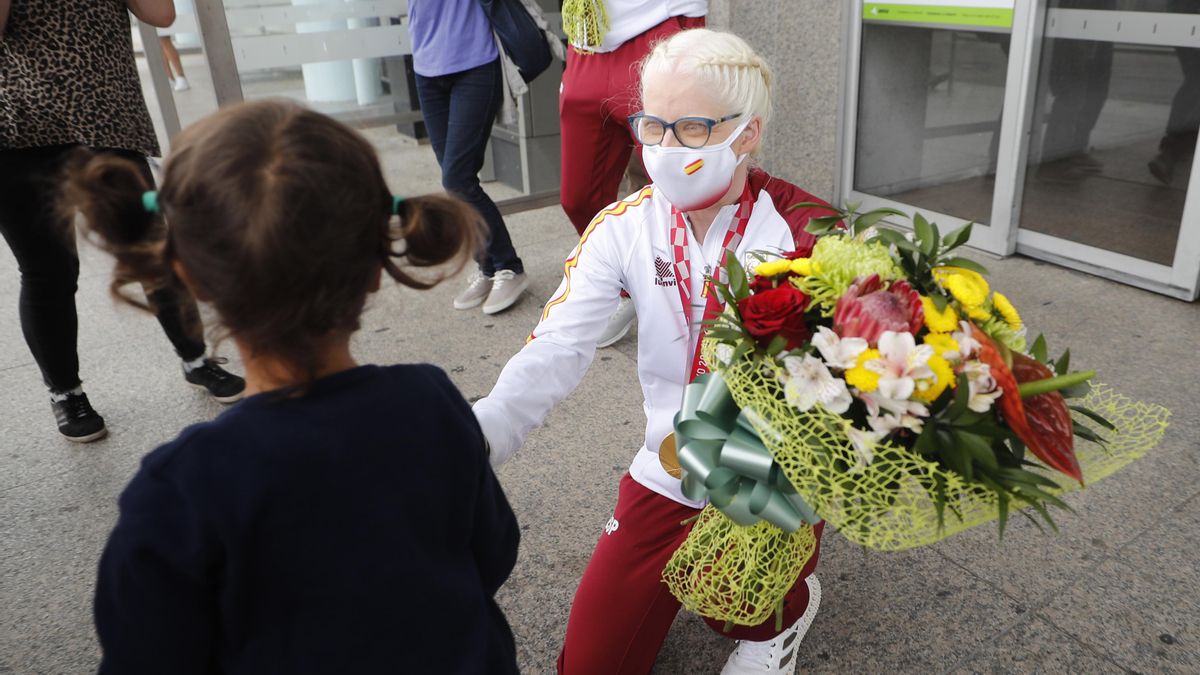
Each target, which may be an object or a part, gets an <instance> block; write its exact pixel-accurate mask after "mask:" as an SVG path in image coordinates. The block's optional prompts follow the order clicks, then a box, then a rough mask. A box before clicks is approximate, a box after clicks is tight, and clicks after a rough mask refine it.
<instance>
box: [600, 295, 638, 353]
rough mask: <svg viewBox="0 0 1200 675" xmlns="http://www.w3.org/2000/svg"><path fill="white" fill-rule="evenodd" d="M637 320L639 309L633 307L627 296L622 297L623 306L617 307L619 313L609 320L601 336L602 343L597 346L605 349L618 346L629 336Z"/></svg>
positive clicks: (615, 313)
mask: <svg viewBox="0 0 1200 675" xmlns="http://www.w3.org/2000/svg"><path fill="white" fill-rule="evenodd" d="M636 318H637V309H636V308H635V307H634V306H633V300H632V299H630V298H627V297H625V296H621V304H620V305H618V306H617V311H615V312H613V315H612V318H610V319H609V320H608V325H607V326H605V327H604V333H602V334H601V335H600V341H599V342H597V343H596V346H597V347H599V348H601V349H603V348H604V347H608V346H610V345H613V344H616V343H617V342H619V341H620V340H621V338H623V337H625V336H626V335H628V334H629V329H630V328H632V327H633V320H634V319H636Z"/></svg>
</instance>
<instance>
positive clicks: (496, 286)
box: [483, 270, 529, 314]
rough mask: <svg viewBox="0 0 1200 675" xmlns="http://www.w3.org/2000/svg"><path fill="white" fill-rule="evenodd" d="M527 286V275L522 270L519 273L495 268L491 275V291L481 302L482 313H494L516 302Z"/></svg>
mask: <svg viewBox="0 0 1200 675" xmlns="http://www.w3.org/2000/svg"><path fill="white" fill-rule="evenodd" d="M526 288H529V277H527V276H525V273H524V272H521V273H520V274H518V273H516V272H514V271H512V270H496V275H495V276H494V277H492V292H491V293H488V296H487V301H486V302H484V303H483V313H484V314H495V313H497V312H503V311H504V310H506V309H508V308H509V307H512V306H513V305H515V304H517V300H520V299H521V294H522V293H524V292H525V289H526Z"/></svg>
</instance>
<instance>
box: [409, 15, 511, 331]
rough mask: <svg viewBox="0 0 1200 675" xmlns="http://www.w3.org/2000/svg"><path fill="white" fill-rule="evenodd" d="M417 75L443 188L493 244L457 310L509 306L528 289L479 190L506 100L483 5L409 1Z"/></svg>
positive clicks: (499, 221) (500, 223) (498, 219)
mask: <svg viewBox="0 0 1200 675" xmlns="http://www.w3.org/2000/svg"><path fill="white" fill-rule="evenodd" d="M408 20H409V32H410V33H411V35H412V55H413V70H415V71H416V81H417V96H418V98H419V99H420V102H421V115H422V117H423V118H424V119H425V129H426V131H427V132H428V134H429V142H430V143H431V144H432V145H433V152H434V154H435V155H437V160H438V165H440V166H441V168H442V187H444V188H445V189H446V191H447V192H450V193H451V194H454V195H457V196H458V197H461V198H462V199H463V200H464V201H466V202H467V203H468V204H470V205H471V206H474V207H475V209H476V210H478V211H479V213H480V214H481V215H483V219H484V220H485V221H486V222H487V224H488V242H487V246H486V248H484V249H482V250H480V252H479V255H478V258H477V260H476V262H477V263H478V265H479V267H478V269H477V270H475V272H474V273H472V274H471V275H470V276H469V277H468V279H467V287H466V288H465V289H463V291H462V292H461V293H459V295H458V296H457V297H455V298H454V308H455V309H472V308H474V307H479V306H480V305H482V306H483V313H484V314H496V313H497V312H502V311H504V310H506V309H508V308H509V307H512V306H513V305H514V304H516V303H517V301H518V300H520V299H521V294H522V293H524V292H525V289H526V288H528V286H529V279H528V277H526V276H525V266H524V263H522V262H521V258H520V257H519V256H518V255H517V251H516V249H515V248H514V247H513V243H512V237H510V236H509V233H508V227H506V226H505V224H504V218H503V216H501V215H500V209H499V208H497V207H496V203H495V202H494V201H492V198H491V197H489V196H488V194H487V193H486V192H484V190H483V187H481V186H480V184H479V170H480V169H482V168H483V160H484V157H485V151H486V149H487V143H488V139H489V138H490V137H491V134H492V123H493V122H494V121H495V119H496V113H497V112H499V110H500V105H501V103H502V102H503V100H504V89H503V85H502V84H501V78H502V71H501V66H500V52H499V49H498V48H497V46H496V39H495V37H494V36H493V35H492V27H491V23H490V22H489V21H488V18H487V15H486V14H485V13H484V11H483V8H482V7H481V6H480V4H479V0H410V2H409V5H408Z"/></svg>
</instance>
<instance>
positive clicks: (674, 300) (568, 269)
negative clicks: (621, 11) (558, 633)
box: [474, 29, 831, 675]
mask: <svg viewBox="0 0 1200 675" xmlns="http://www.w3.org/2000/svg"><path fill="white" fill-rule="evenodd" d="M641 82H642V92H641V98H642V102H643V106H644V110H643V111H641V112H638V113H635V114H634V115H632V116H631V117H630V118H629V124H630V126H631V128H632V129H633V132H634V133H635V134H636V135H637V137H638V139H639V140H640V141H641V143H642V144H643V146H644V151H643V158H644V159H645V164H646V169H647V170H648V172H649V174H650V178H651V179H652V180H653V181H654V182H653V184H652V185H650V186H648V187H645V188H643V189H642V190H640V191H638V192H637V193H636V194H634V195H631V196H629V197H628V198H626V199H624V200H622V201H620V202H617V203H616V204H614V205H613V206H612V207H610V208H606V209H603V210H601V211H600V212H599V213H598V214H597V215H596V216H595V217H594V218H593V219H592V221H591V223H590V224H589V225H588V227H587V229H586V230H584V232H583V235H582V237H581V238H580V240H579V244H578V245H577V246H576V247H575V250H574V251H573V252H572V253H571V255H570V257H568V258H567V261H566V263H565V264H564V278H563V281H562V283H561V284H560V285H559V287H558V290H557V291H556V292H555V293H554V296H553V297H552V298H551V300H550V301H549V302H548V303H547V304H546V307H545V309H544V310H543V312H542V319H541V322H540V323H538V325H537V327H536V328H535V329H534V331H533V335H532V336H531V338H530V340H529V342H528V343H527V344H526V345H525V347H524V348H523V349H522V350H521V351H520V352H518V353H517V354H516V355H515V356H513V357H512V359H510V360H509V362H508V363H507V364H506V365H505V367H504V370H503V371H502V372H501V373H500V378H499V380H498V381H497V382H496V385H495V387H493V388H492V391H491V393H490V394H488V396H486V397H485V398H482V399H480V400H479V401H477V402H476V403H475V406H474V410H475V415H476V417H477V418H478V419H479V423H480V426H481V427H482V428H483V431H484V434H485V435H486V436H487V438H488V441H489V443H490V447H491V461H492V464H493V465H499V464H501V463H503V462H505V461H507V460H508V459H509V458H510V457H511V456H512V454H513V453H514V452H515V451H516V450H517V449H518V448H520V447H521V446H522V445H523V444H524V442H525V439H526V437H527V436H528V434H529V432H530V431H531V430H532V429H533V428H534V427H537V426H538V425H540V424H541V423H542V421H543V420H544V419H545V418H546V415H547V414H549V412H550V410H551V409H552V408H553V407H554V406H555V405H557V404H558V402H559V401H561V400H563V399H564V398H566V397H567V396H568V395H569V394H570V393H571V391H573V390H574V389H575V387H576V386H578V385H579V382H580V380H581V379H582V378H583V375H584V373H586V372H587V369H588V367H589V366H590V365H591V362H592V359H593V357H594V356H595V350H596V343H597V341H598V340H599V337H600V335H601V334H602V333H603V332H604V330H605V325H606V322H607V319H608V317H609V315H610V314H611V313H612V311H613V308H614V307H615V306H616V304H617V302H618V300H617V297H618V294H619V293H620V290H621V289H622V288H625V289H627V290H628V291H629V293H630V296H631V302H632V304H633V306H634V307H635V308H636V312H637V315H638V317H639V320H640V322H641V324H640V327H639V330H638V336H637V338H638V340H637V342H638V345H637V347H638V358H637V364H638V379H639V381H640V382H641V385H642V395H643V397H644V404H643V407H644V409H645V411H646V434H645V441H644V444H643V445H642V446H641V448H640V449H638V450H637V452H636V455H635V457H634V459H633V462H632V464H631V466H630V468H629V472H628V473H627V474H625V476H624V478H622V479H621V481H620V486H619V488H618V490H617V501H616V506H615V508H614V510H613V516H612V518H611V519H610V520H609V521H608V525H607V526H606V527H604V528H603V534H601V535H600V539H599V542H598V543H597V544H596V549H595V551H594V552H593V553H592V558H591V560H590V561H589V562H588V565H587V568H586V569H585V570H584V572H583V578H582V579H581V580H580V582H579V590H578V591H577V592H576V594H575V600H574V602H573V604H572V606H571V614H570V618H569V619H568V622H567V626H566V637H565V639H564V643H563V648H562V651H561V653H560V655H559V659H558V670H559V672H560V673H567V674H569V675H578V674H581V673H588V674H592V673H594V674H596V675H602V674H604V675H607V674H609V673H629V674H633V673H648V672H650V669H651V667H652V666H653V665H654V661H655V658H656V656H657V655H658V652H659V649H660V648H661V646H662V643H663V640H664V639H666V636H667V631H668V629H669V628H670V626H671V622H672V621H673V620H674V618H675V615H676V613H678V611H679V601H678V600H676V599H675V598H674V596H672V595H671V593H670V591H668V589H667V586H666V585H665V584H664V583H662V572H663V568H664V567H665V566H666V563H667V561H668V560H669V559H670V557H671V555H672V554H673V553H674V552H675V551H676V549H678V547H679V545H680V544H681V543H682V542H683V540H684V539H685V538H686V537H687V534H688V531H689V528H688V527H682V526H681V523H684V522H687V521H688V520H689V519H690V518H692V517H693V516H695V515H696V514H698V513H699V509H701V508H702V507H703V506H704V504H703V503H702V502H696V501H694V500H691V499H688V498H687V497H685V496H684V494H683V492H682V487H681V482H680V479H679V477H678V475H679V474H678V473H677V470H678V465H675V466H670V459H669V456H660V454H659V449H660V448H662V447H663V445H664V443H665V442H666V441H667V439H671V438H673V436H672V432H673V427H672V420H673V418H674V417H675V414H676V413H677V412H678V411H679V408H680V405H681V402H682V399H683V391H684V388H685V387H686V386H687V384H688V383H689V382H690V381H691V380H692V379H693V378H694V377H695V376H696V375H697V374H699V373H700V372H703V370H705V369H706V368H707V366H705V364H704V363H703V359H702V358H700V353H699V350H698V347H699V345H700V344H701V342H702V340H703V333H704V330H705V320H706V318H708V319H711V317H713V316H716V315H717V314H718V313H719V312H720V310H721V308H720V307H719V299H718V296H716V295H715V294H713V293H710V292H708V289H707V286H706V283H707V281H706V280H707V278H710V277H712V278H719V277H720V273H721V272H720V270H721V268H722V265H723V264H724V261H725V260H726V259H727V257H728V256H733V257H735V258H736V259H737V260H738V261H745V260H746V259H747V256H748V255H750V254H751V253H752V252H754V251H765V250H770V251H780V250H781V251H792V250H796V251H799V255H807V254H808V252H810V251H811V250H812V246H813V244H814V243H815V238H814V237H813V235H811V234H809V233H807V232H805V231H804V227H805V225H807V223H808V221H809V218H810V217H812V216H814V215H827V214H829V213H830V212H831V211H829V210H826V209H824V208H819V207H806V208H799V209H793V208H791V207H792V206H793V205H794V204H797V203H799V202H816V203H821V202H820V200H818V199H817V198H815V197H813V196H812V195H810V194H808V193H807V192H805V191H803V190H801V189H800V188H798V187H796V186H794V185H791V184H789V183H787V182H786V181H782V180H780V179H778V178H772V177H771V176H769V175H767V174H766V173H765V172H763V171H762V170H760V169H757V168H752V167H751V163H752V161H753V160H752V159H751V158H752V157H754V156H756V155H757V154H758V152H759V150H760V148H761V146H762V139H763V130H764V128H765V127H766V125H767V123H768V122H769V121H770V117H771V95H770V91H771V90H770V82H771V76H770V69H769V68H768V66H767V64H766V62H765V61H763V59H762V58H761V57H759V56H758V55H757V54H756V53H755V52H754V51H753V50H752V49H751V48H750V46H749V45H748V44H746V42H745V41H744V40H742V39H741V38H739V37H737V36H735V35H732V34H730V33H722V32H716V31H710V30H704V29H697V30H686V31H682V32H678V33H676V34H675V35H673V36H672V37H670V38H668V39H666V40H663V41H661V42H659V43H657V45H656V46H655V47H654V48H653V51H652V52H651V53H650V56H649V57H648V58H647V59H646V60H645V62H644V66H643V70H642V80H641ZM685 167H691V169H690V170H686V171H685V170H684V168H685ZM697 167H698V168H697ZM604 432H605V429H604V428H603V426H600V427H598V428H596V429H594V430H592V433H591V434H589V436H588V439H587V440H586V441H582V442H593V441H594V439H597V438H603V436H604ZM672 442H673V441H672ZM542 461H554V459H553V458H548V459H543V460H542ZM822 527H823V526H822V525H818V526H817V527H816V535H817V537H818V538H819V537H820V534H821V530H822ZM597 529H600V528H597ZM816 563H817V556H816V555H815V554H814V556H813V558H812V559H811V560H810V561H809V562H808V563H807V564H806V566H805V569H804V570H803V571H802V572H801V575H800V579H799V581H798V582H797V586H796V588H795V589H794V591H793V595H792V596H791V597H792V599H793V600H792V601H785V603H784V608H783V623H782V630H777V629H776V628H775V619H774V617H772V618H771V619H769V620H768V621H767V622H766V623H765V624H763V625H761V626H757V627H753V628H751V629H747V630H746V631H745V632H744V633H742V634H740V635H739V636H738V637H739V638H741V639H740V641H739V642H738V644H737V646H736V648H735V650H734V653H733V654H732V655H731V656H730V657H729V659H728V661H727V662H726V664H725V666H724V669H723V670H722V671H721V672H722V673H724V674H725V675H742V674H749V673H774V674H776V675H782V674H784V673H791V672H792V671H793V670H794V669H795V665H796V658H795V655H796V650H797V648H798V647H799V645H800V641H801V640H802V639H803V637H804V634H805V632H806V631H807V630H808V627H809V625H810V624H811V623H812V620H813V617H814V616H815V615H816V612H817V607H818V606H819V604H820V589H821V587H820V584H819V583H818V582H817V578H816V576H814V575H813V574H812V572H813V570H814V569H815V566H816ZM718 630H719V628H718ZM738 630H741V629H738ZM712 671H713V668H712V667H711V665H705V664H699V663H697V664H695V667H694V668H691V669H690V670H689V672H712Z"/></svg>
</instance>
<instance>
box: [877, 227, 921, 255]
mask: <svg viewBox="0 0 1200 675" xmlns="http://www.w3.org/2000/svg"><path fill="white" fill-rule="evenodd" d="M875 232H876V237H875V238H876V239H882V240H883V241H884V242H886V243H888V244H891V245H892V246H895V247H896V248H897V249H900V250H901V251H908V252H910V253H914V254H917V253H920V252H921V249H919V248H917V245H916V244H914V243H912V242H911V241H909V240H908V237H906V236H904V234H903V233H902V232H897V231H896V230H889V229H887V228H879V229H877V230H876V231H875Z"/></svg>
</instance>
